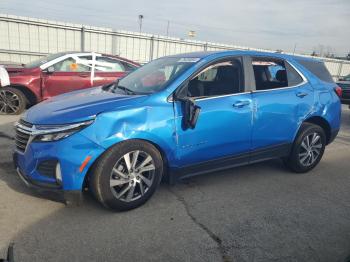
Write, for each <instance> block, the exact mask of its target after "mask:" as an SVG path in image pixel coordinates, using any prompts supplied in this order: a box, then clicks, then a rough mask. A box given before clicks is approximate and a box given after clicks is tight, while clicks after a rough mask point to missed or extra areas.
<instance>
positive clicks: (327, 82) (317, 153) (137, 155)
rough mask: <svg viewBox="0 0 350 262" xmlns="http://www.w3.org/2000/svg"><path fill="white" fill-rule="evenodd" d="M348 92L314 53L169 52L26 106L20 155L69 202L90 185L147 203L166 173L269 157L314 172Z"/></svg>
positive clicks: (116, 197) (25, 169)
mask: <svg viewBox="0 0 350 262" xmlns="http://www.w3.org/2000/svg"><path fill="white" fill-rule="evenodd" d="M340 93H341V89H340V88H339V87H337V85H336V84H335V83H334V82H333V79H332V77H331V76H330V74H329V72H328V71H327V69H326V67H325V66H324V64H323V63H322V62H321V61H318V60H315V59H310V58H305V57H297V56H290V55H285V54H277V53H261V52H251V51H224V52H199V53H189V54H181V55H174V56H169V57H163V58H160V59H157V60H154V61H152V62H150V63H148V64H146V65H145V66H143V67H141V68H139V69H138V70H136V71H134V72H133V73H131V74H129V75H127V76H126V77H124V78H123V79H121V80H120V81H119V82H115V83H112V84H110V85H106V86H103V87H98V88H91V89H87V90H83V91H76V92H72V93H68V94H64V95H60V96H57V97H54V98H51V99H49V100H47V101H44V102H42V103H40V104H38V105H36V106H34V107H32V108H31V109H29V110H28V111H27V112H26V113H25V114H24V115H23V116H22V118H21V120H20V121H19V122H18V123H16V139H15V143H16V147H15V152H14V163H15V166H16V169H17V171H18V174H19V176H20V177H21V178H22V180H24V181H25V183H26V184H27V185H30V186H32V187H35V188H38V189H44V190H50V191H56V192H61V193H63V196H64V199H65V200H66V201H67V202H68V203H70V202H72V201H76V200H79V199H80V194H81V191H82V189H83V188H87V187H88V188H90V190H91V191H92V192H93V194H94V195H95V196H96V198H97V199H98V201H100V202H101V203H102V204H103V205H104V206H106V207H108V208H112V209H116V210H128V209H132V208H135V207H138V206H140V205H142V204H143V203H145V202H146V201H147V200H148V199H149V198H150V197H151V196H152V194H153V193H154V192H155V190H156V188H157V187H158V185H159V183H160V181H161V179H162V177H164V178H167V179H168V180H169V182H170V183H174V182H175V181H176V180H177V179H179V178H184V177H188V176H193V175H197V174H202V173H207V172H212V171H216V170H221V169H225V168H231V167H234V166H238V165H245V164H249V163H254V162H258V161H262V160H267V159H272V158H281V159H282V160H283V162H284V163H285V165H286V166H287V167H288V168H289V169H291V170H292V171H294V172H298V173H302V172H307V171H309V170H311V169H312V168H314V167H315V166H316V165H317V164H318V162H319V161H320V160H321V158H322V155H323V153H324V150H325V146H326V145H327V144H329V143H331V142H332V141H333V140H334V138H335V137H336V135H337V133H338V131H339V127H340V114H341V105H340V100H339V94H340Z"/></svg>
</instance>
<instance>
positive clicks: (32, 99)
mask: <svg viewBox="0 0 350 262" xmlns="http://www.w3.org/2000/svg"><path fill="white" fill-rule="evenodd" d="M8 87H12V88H15V89H17V90H19V91H21V92H22V93H23V94H24V95H25V97H26V98H27V102H28V105H35V104H36V103H37V102H38V98H37V96H36V95H35V94H34V92H33V91H31V90H30V89H29V88H28V87H27V86H24V85H17V84H11V85H9V86H8Z"/></svg>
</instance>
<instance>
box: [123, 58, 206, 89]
mask: <svg viewBox="0 0 350 262" xmlns="http://www.w3.org/2000/svg"><path fill="white" fill-rule="evenodd" d="M197 61H199V58H181V57H164V58H160V59H157V60H154V61H152V62H150V63H148V64H146V65H144V66H142V67H141V68H139V69H138V70H136V71H135V72H133V73H131V74H129V75H127V76H126V77H124V78H123V79H121V80H120V81H119V83H118V86H119V87H120V88H124V89H126V90H129V91H130V92H132V93H135V94H151V93H155V92H158V91H160V90H162V89H164V88H165V87H166V86H167V85H168V84H169V83H170V82H171V81H172V80H174V79H175V78H176V77H178V76H179V75H180V74H182V73H183V72H184V71H185V70H187V69H188V68H189V67H190V66H191V65H193V64H194V63H196V62H197Z"/></svg>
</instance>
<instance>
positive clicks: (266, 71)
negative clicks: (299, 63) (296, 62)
mask: <svg viewBox="0 0 350 262" xmlns="http://www.w3.org/2000/svg"><path fill="white" fill-rule="evenodd" d="M252 66H253V70H254V77H255V85H256V90H269V89H275V88H283V87H291V86H295V85H298V84H300V83H302V82H303V79H302V77H301V76H300V75H299V73H298V72H297V71H296V70H295V69H294V68H293V67H292V66H291V65H289V63H288V62H285V61H283V60H279V59H273V58H253V60H252Z"/></svg>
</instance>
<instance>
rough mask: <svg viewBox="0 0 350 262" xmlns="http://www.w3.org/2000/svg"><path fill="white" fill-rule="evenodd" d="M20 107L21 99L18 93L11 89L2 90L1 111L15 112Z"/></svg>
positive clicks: (0, 93) (6, 112)
mask: <svg viewBox="0 0 350 262" xmlns="http://www.w3.org/2000/svg"><path fill="white" fill-rule="evenodd" d="M19 107H20V99H19V97H18V95H17V94H15V93H13V92H11V91H9V90H0V113H2V114H13V113H16V112H17V111H18V109H19Z"/></svg>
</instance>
